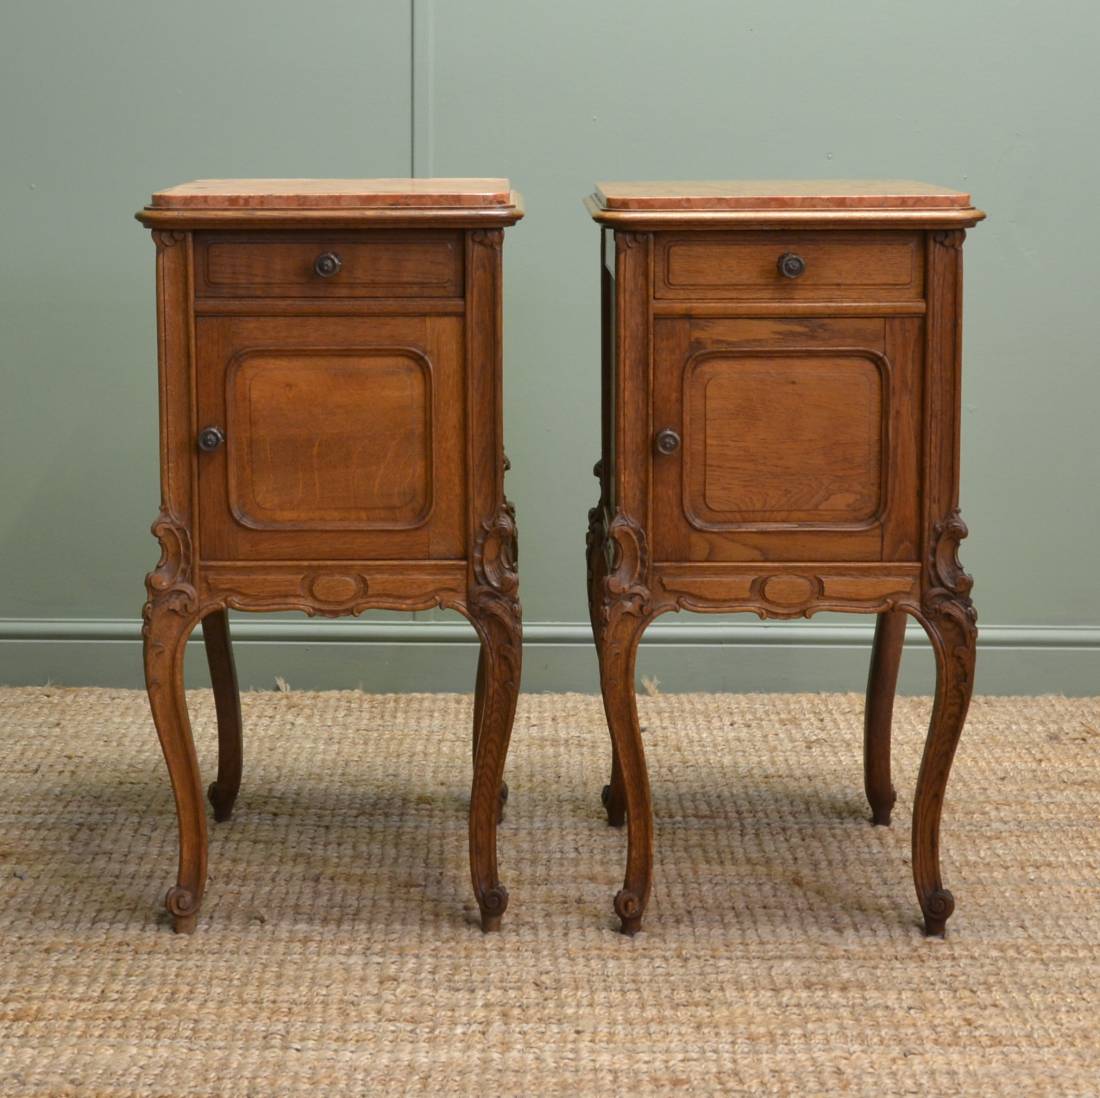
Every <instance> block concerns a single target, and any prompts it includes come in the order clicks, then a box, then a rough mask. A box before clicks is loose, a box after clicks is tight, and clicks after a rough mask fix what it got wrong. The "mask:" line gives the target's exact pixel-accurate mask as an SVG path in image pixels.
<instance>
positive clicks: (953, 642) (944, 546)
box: [913, 511, 978, 935]
mask: <svg viewBox="0 0 1100 1098" xmlns="http://www.w3.org/2000/svg"><path fill="white" fill-rule="evenodd" d="M964 537H966V526H965V525H964V523H963V521H962V519H961V518H960V517H959V513H958V512H957V511H956V512H954V513H953V514H951V515H950V516H949V517H948V518H947V520H946V521H944V522H942V523H937V524H936V527H935V528H934V531H933V539H932V541H933V545H932V557H931V566H930V575H931V578H932V581H933V586H932V587H931V589H930V590H928V591H926V592H925V596H924V600H923V604H922V613H921V624H922V625H923V626H924V628H925V631H926V632H927V633H928V638H929V640H930V641H931V642H932V650H933V652H934V654H935V658H936V697H935V701H934V702H933V704H932V720H931V723H930V725H929V729H928V739H927V740H926V741H925V745H924V755H923V757H922V759H921V764H920V773H919V775H918V776H917V792H916V796H915V798H914V801H913V880H914V883H915V885H916V889H917V899H918V900H919V901H920V906H921V910H922V911H923V913H924V926H925V931H926V933H928V934H929V935H942V934H944V932H945V930H946V925H947V920H948V918H950V916H951V913H952V912H953V911H954V909H955V898H954V896H952V895H951V893H950V892H949V891H948V890H947V889H946V888H944V887H943V881H942V880H941V878H940V816H941V813H942V811H943V798H944V791H945V789H946V787H947V779H948V775H949V774H950V772H951V763H952V761H953V760H954V757H955V749H956V747H957V746H958V743H959V736H960V735H961V733H962V729H963V723H964V721H965V720H966V711H967V709H968V708H969V706H970V695H971V692H972V690H973V687H974V661H975V655H976V649H977V640H978V626H977V614H976V612H975V610H974V605H973V603H972V602H971V601H970V588H971V586H972V585H973V580H972V579H971V578H970V576H968V575H967V574H966V573H965V572H964V571H963V570H962V566H961V565H960V564H959V562H958V559H957V555H956V553H957V549H958V544H959V541H960V540H961V539H962V538H964Z"/></svg>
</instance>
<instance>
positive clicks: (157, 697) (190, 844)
mask: <svg viewBox="0 0 1100 1098" xmlns="http://www.w3.org/2000/svg"><path fill="white" fill-rule="evenodd" d="M195 622H196V616H195V615H194V614H193V613H191V612H189V611H187V610H184V609H181V608H179V606H178V603H175V602H173V601H172V600H171V599H170V598H169V599H165V600H162V601H159V602H156V601H154V602H151V603H150V604H148V605H147V606H146V609H145V626H144V629H143V634H144V642H145V645H144V646H145V683H146V688H147V689H148V692H149V707H150V709H151V710H152V713H153V722H154V724H155V725H156V729H157V735H158V736H159V737H160V746H161V749H162V750H163V751H164V761H165V762H166V763H167V764H168V774H169V776H170V778H171V780H172V791H173V793H174V794H175V798H176V814H177V816H178V818H179V842H180V851H179V872H178V874H177V876H176V884H175V887H174V888H171V889H169V891H168V895H167V896H166V897H165V901H164V903H165V906H166V907H167V908H168V911H169V912H170V913H171V915H172V918H173V924H174V926H175V929H176V931H177V932H178V933H181V934H190V933H191V932H192V931H193V930H194V929H195V920H196V918H197V916H198V911H199V905H200V904H201V903H202V895H203V890H204V889H205V887H206V811H205V807H204V805H203V797H202V782H201V780H200V777H199V762H198V758H197V756H196V755H195V744H194V741H193V740H192V738H191V722H190V721H189V720H188V716H187V700H186V697H185V695H184V688H183V657H184V649H185V648H186V646H187V638H188V636H190V634H191V630H192V629H193V628H194V626H195Z"/></svg>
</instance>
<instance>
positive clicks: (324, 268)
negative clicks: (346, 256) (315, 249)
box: [313, 252, 343, 278]
mask: <svg viewBox="0 0 1100 1098" xmlns="http://www.w3.org/2000/svg"><path fill="white" fill-rule="evenodd" d="M342 266H343V263H341V262H340V257H339V256H338V255H337V254H336V253H335V252H324V253H323V254H321V255H319V256H318V257H317V258H316V259H315V260H314V261H313V271H314V273H315V274H317V275H319V276H320V277H321V278H332V276H333V275H334V274H339V273H340V268H341V267H342Z"/></svg>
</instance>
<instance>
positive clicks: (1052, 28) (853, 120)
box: [0, 0, 1100, 693]
mask: <svg viewBox="0 0 1100 1098" xmlns="http://www.w3.org/2000/svg"><path fill="white" fill-rule="evenodd" d="M1057 15H1058V17H1057V19H1052V9H1050V8H1043V7H1042V6H1040V5H1033V4H1025V3H1005V4H1001V5H996V6H992V7H991V6H989V5H979V4H962V5H960V4H959V3H957V2H955V3H947V2H945V0H930V2H929V3H926V4H924V5H922V6H921V7H920V8H919V9H916V8H913V7H912V5H908V4H901V3H887V2H877V3H872V2H869V0H864V2H849V3H847V4H843V5H823V4H819V3H816V2H812V0H797V2H788V3H785V4H776V3H774V2H766V0H755V2H751V3H745V2H742V3H729V2H725V3H719V2H712V3H704V2H701V0H685V2H682V3H679V4H676V5H669V4H664V3H661V4H658V3H637V2H635V3H626V2H625V0H607V2H605V3H603V4H600V5H592V4H591V3H581V2H580V0H555V3H552V4H540V5H527V4H516V3H514V2H513V3H506V2H504V0H492V2H490V0H474V2H465V3H444V2H443V0H434V2H432V0H413V2H412V3H410V2H409V0H403V2H401V0H385V2H375V3H371V4H363V3H351V2H338V0H314V2H313V3H311V4H308V5H304V4H298V3H295V4H290V3H285V2H283V0H267V2H264V3H260V2H240V0H232V2H222V3H215V2H213V0H199V2H192V3H190V4H188V5H187V6H186V7H183V8H181V7H180V6H179V5H168V4H166V3H157V2H153V3H149V2H148V0H146V2H144V3H141V4H139V3H137V2H136V0H100V2H97V3H94V4H89V3H86V2H85V3H80V2H76V0H69V2H61V0H38V2H35V3H30V2H25V3H13V4H6V5H5V6H4V8H3V13H2V14H0V137H2V143H0V148H2V149H3V164H4V170H3V172H2V173H0V196H2V203H3V207H2V208H3V210H4V216H3V219H2V222H0V234H2V235H0V243H2V249H3V263H2V265H0V500H2V501H3V506H2V508H0V563H2V567H0V682H7V683H20V682H28V683H34V682H43V681H46V680H52V681H54V682H71V683H87V682H91V683H101V684H105V685H106V684H125V685H136V684H138V683H139V682H140V661H139V646H138V643H137V639H136V638H137V615H138V611H139V609H140V604H141V601H142V598H143V590H142V578H143V576H144V573H145V572H146V571H147V570H148V569H149V567H150V566H151V565H152V563H153V562H154V561H155V559H156V547H155V543H154V542H153V540H152V539H151V538H150V537H149V535H148V532H147V531H148V525H149V522H150V521H151V519H152V517H153V515H154V513H155V511H156V506H157V501H158V489H157V470H156V450H155V409H156V393H155V386H156V375H155V347H154V332H153V296H152V290H153V286H152V273H153V249H152V246H151V244H150V242H149V240H148V236H147V234H146V233H145V232H144V231H143V230H142V229H141V228H140V227H139V226H138V225H137V223H136V222H134V221H132V220H131V215H132V213H133V211H134V210H135V209H137V208H138V207H139V206H140V205H141V204H143V202H144V201H145V199H146V197H147V196H148V194H149V193H150V192H151V191H152V190H154V189H155V188H158V187H161V186H165V185H168V184H171V183H176V182H180V181H182V180H186V179H190V178H195V177H201V176H235V175H245V176H264V175H279V176H295V175H303V176H308V175H312V176H325V175H336V176H354V175H363V176H369V175H407V174H410V173H415V174H417V175H430V174H436V175H491V174H502V175H509V176H510V177H511V178H512V180H513V182H514V184H515V185H516V186H518V187H519V188H520V189H521V190H522V191H523V192H524V195H525V197H526V199H527V204H528V211H529V213H528V217H527V219H526V220H525V221H523V222H522V223H521V224H520V225H519V226H518V227H517V228H516V229H515V230H513V231H511V232H510V233H509V235H508V240H507V244H506V248H505V256H506V314H505V324H506V367H505V369H506V413H507V421H506V422H507V434H508V450H509V454H510V456H511V458H512V463H513V472H512V474H511V475H510V478H509V493H510V495H511V496H512V497H513V498H514V500H515V501H516V504H517V509H518V514H519V522H520V531H521V538H522V545H523V558H522V572H521V580H522V586H523V601H524V607H525V615H526V619H527V622H528V626H527V635H528V640H529V645H528V650H527V656H526V659H527V673H526V684H527V686H528V688H531V689H585V690H587V689H592V688H593V687H594V684H595V675H594V667H593V659H592V650H591V647H590V645H589V644H588V642H587V637H586V629H585V626H584V621H585V617H586V614H585V607H584V569H583V559H582V557H583V553H582V549H583V537H584V528H585V515H586V511H587V508H588V507H589V506H590V504H591V502H592V501H593V498H594V491H595V482H594V481H593V480H592V478H591V465H592V462H593V460H594V457H595V454H596V448H597V441H596V435H597V400H598V381H597V365H598V333H597V324H598V317H597V309H596V302H597V285H598V283H597V276H598V266H597V252H596V249H597V232H596V229H595V227H594V226H593V225H592V224H591V222H589V221H588V219H587V217H586V216H585V214H584V212H583V210H582V208H581V205H580V199H581V197H582V195H584V194H585V193H586V192H587V191H589V190H590V189H591V185H592V183H593V181H594V180H595V179H597V178H630V177H635V178H677V177H684V178H691V177H731V176H744V177H753V176H758V177H777V176H802V177H819V176H871V177H910V178H921V179H928V180H930V181H933V182H940V183H944V184H948V185H954V186H959V187H964V188H967V189H970V190H971V191H972V192H973V194H974V196H975V201H976V202H977V204H979V205H980V206H982V207H983V208H985V209H986V210H988V211H989V213H990V219H989V221H987V222H985V223H983V224H982V225H980V226H978V227H977V228H976V229H975V230H974V231H973V232H972V234H971V236H970V238H969V242H968V246H967V306H966V308H967V314H966V340H965V353H966V374H965V391H964V402H965V420H964V473H963V486H962V502H963V509H964V514H965V516H966V518H967V521H968V522H969V524H970V528H971V531H972V535H971V537H970V539H969V541H968V542H967V543H966V544H965V545H964V560H965V562H966V564H967V566H968V568H969V569H970V570H971V571H972V572H973V573H974V575H975V577H976V580H977V585H976V588H975V601H976V602H977V604H978V607H979V611H980V614H981V618H982V622H983V624H984V625H985V628H984V629H983V634H982V647H983V651H982V655H981V663H980V665H979V675H980V678H979V682H978V688H979V690H982V689H985V690H989V691H1000V692H1004V691H1008V692H1043V691H1066V692H1073V693H1096V692H1098V689H1100V688H1098V686H1097V683H1100V583H1097V581H1096V579H1095V573H1094V572H1093V567H1092V566H1093V562H1094V560H1095V557H1096V547H1097V545H1098V544H1100V506H1098V502H1097V501H1098V498H1100V494H1098V491H1097V487H1096V483H1097V481H1098V480H1100V444H1098V441H1097V439H1098V432H1097V431H1096V428H1095V426H1094V420H1095V408H1096V406H1097V404H1098V403H1100V369H1098V368H1097V366H1098V364H1097V362H1096V355H1095V352H1094V350H1093V346H1094V340H1093V338H1092V334H1091V330H1092V324H1091V320H1092V318H1091V315H1089V312H1091V310H1092V308H1093V304H1092V300H1091V299H1092V296H1093V286H1094V285H1095V275H1094V273H1093V265H1094V261H1095V260H1094V257H1095V255H1096V249H1095V247H1094V246H1093V245H1094V244H1095V241H1096V236H1097V231H1096V225H1097V215H1096V206H1095V200H1094V198H1093V195H1092V194H1091V193H1090V192H1091V190H1092V181H1093V180H1094V179H1095V178H1096V174H1097V167H1098V163H1097V162H1098V160H1100V154H1098V151H1097V143H1096V141H1095V133H1094V129H1095V125H1094V124H1095V117H1094V116H1095V104H1096V96H1095V87H1094V81H1095V78H1094V75H1093V70H1094V63H1093V58H1092V51H1093V45H1094V43H1095V41H1096V38H1097V31H1098V30H1100V14H1098V13H1097V11H1096V9H1095V8H1094V7H1093V6H1092V5H1088V4H1086V3H1084V2H1071V3H1062V4H1059V5H1058V6H1057ZM869 627H870V622H869V621H867V620H864V619H856V618H847V619H840V618H838V619H824V618H823V619H817V620H815V621H813V622H810V623H799V624H797V625H793V626H792V625H779V624H776V625H761V624H760V623H758V622H756V619H755V618H731V619H729V620H728V621H725V620H723V621H714V620H711V619H707V620H701V619H698V618H694V619H693V618H691V617H687V616H681V617H680V618H679V619H674V618H671V619H670V618H666V619H663V620H662V622H660V623H658V625H657V626H655V627H654V629H653V630H652V632H651V643H648V644H647V645H646V646H645V647H644V649H643V655H642V660H641V663H642V671H643V673H645V674H647V675H655V676H656V677H657V678H658V679H660V680H661V683H662V688H663V689H670V690H678V689H689V688H710V689H730V690H752V689H799V688H804V689H826V688H839V689H857V688H859V686H860V683H861V680H862V677H863V675H864V673H865V666H866V644H867V640H868V637H869ZM237 635H238V640H239V653H240V664H241V667H242V672H243V676H244V678H245V679H246V680H247V681H248V682H249V683H250V684H252V685H255V686H257V687H267V686H270V684H271V682H272V680H273V677H274V676H275V675H281V676H283V677H285V678H286V679H288V680H289V681H290V683H291V684H292V686H301V687H309V686H323V687H330V686H355V685H363V686H365V687H366V688H369V689H407V688H421V689H429V688H466V687H468V685H469V680H470V675H471V669H472V651H473V649H472V644H471V633H470V632H469V630H468V629H467V627H465V626H464V625H461V624H458V623H457V622H456V621H455V619H453V618H446V617H445V616H443V615H420V616H418V617H417V619H416V620H410V619H408V618H406V619H401V620H399V621H398V620H394V619H393V618H391V617H386V616H384V615H375V616H371V617H369V618H368V619H366V620H365V621H360V622H350V623H349V622H336V623H331V622H313V621H306V620H304V619H301V618H294V619H291V618H286V617H279V618H255V617H251V618H248V619H247V620H242V621H241V623H240V626H239V627H238V629H237ZM914 640H916V638H914ZM915 647H918V648H919V647H920V646H919V645H915ZM192 662H194V663H196V664H197V663H199V662H201V661H198V660H193V661H192ZM927 671H928V660H927V654H926V652H924V653H922V654H921V655H919V656H918V657H917V658H915V659H911V660H909V661H907V667H906V671H905V677H904V679H903V683H904V686H905V687H906V688H908V689H926V688H927ZM195 681H196V682H199V681H201V675H199V676H198V677H196V679H195Z"/></svg>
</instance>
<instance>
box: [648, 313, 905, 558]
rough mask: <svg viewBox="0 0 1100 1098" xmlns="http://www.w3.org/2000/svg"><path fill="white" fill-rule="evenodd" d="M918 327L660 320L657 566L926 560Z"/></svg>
mask: <svg viewBox="0 0 1100 1098" xmlns="http://www.w3.org/2000/svg"><path fill="white" fill-rule="evenodd" d="M921 329H922V322H921V321H920V320H919V318H910V317H902V318H896V319H895V318H891V319H882V318H877V317H870V318H863V317H859V318H855V317H852V318H830V319H824V318H806V319H801V318H800V319H793V318H791V319H787V318H783V319H763V318H753V319H738V320H733V319H689V318H674V319H673V318H669V319H659V320H658V321H657V322H656V330H655V361H654V386H653V394H654V395H653V420H652V426H653V429H654V432H655V433H656V432H660V431H662V430H663V429H670V430H672V431H674V432H675V433H676V434H677V435H678V436H679V438H680V443H679V445H678V446H676V444H675V440H672V439H671V438H670V437H666V439H665V447H664V448H665V449H668V450H670V451H671V452H667V453H666V452H662V448H661V447H659V446H658V445H656V444H655V445H654V447H653V450H652V459H651V460H652V470H653V478H652V484H653V507H654V522H653V540H654V553H655V557H656V559H658V560H668V561H715V560H727V561H730V560H744V561H752V560H762V561H832V560H836V561H874V560H892V561H893V560H908V561H911V560H916V559H917V545H918V540H917V519H918V505H919V490H918V474H917V470H918V454H919V450H918V446H919V439H918V430H919V425H920V406H921V401H920V387H921V378H920V364H921V351H920V333H921ZM655 443H656V439H655Z"/></svg>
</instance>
